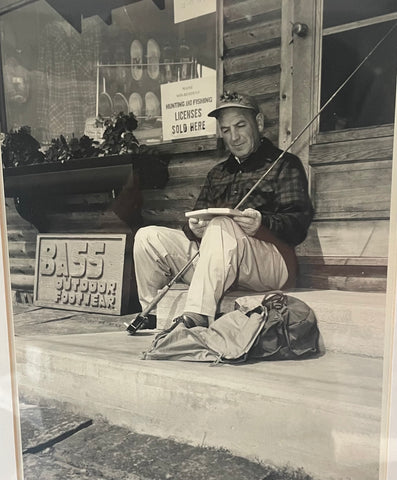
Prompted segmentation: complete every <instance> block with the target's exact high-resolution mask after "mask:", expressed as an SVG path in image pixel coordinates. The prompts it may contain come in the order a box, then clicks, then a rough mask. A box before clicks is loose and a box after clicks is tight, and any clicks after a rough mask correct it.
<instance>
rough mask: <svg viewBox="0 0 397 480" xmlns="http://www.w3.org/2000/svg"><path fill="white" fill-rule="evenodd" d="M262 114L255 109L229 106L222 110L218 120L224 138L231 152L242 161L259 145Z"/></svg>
mask: <svg viewBox="0 0 397 480" xmlns="http://www.w3.org/2000/svg"><path fill="white" fill-rule="evenodd" d="M261 118H262V117H261V114H258V115H256V116H255V112H254V111H253V110H248V109H244V108H238V107H236V108H234V107H229V108H225V109H224V110H222V111H221V113H220V115H219V117H218V122H219V127H220V129H221V132H222V136H223V140H224V142H225V144H226V147H227V148H228V149H229V150H230V152H231V153H232V154H233V155H234V156H235V157H237V158H238V159H239V160H240V161H243V160H245V159H246V158H247V157H248V156H249V155H250V154H251V153H253V152H255V151H256V149H257V148H258V147H259V144H260V139H261V134H260V128H261V126H262V123H261Z"/></svg>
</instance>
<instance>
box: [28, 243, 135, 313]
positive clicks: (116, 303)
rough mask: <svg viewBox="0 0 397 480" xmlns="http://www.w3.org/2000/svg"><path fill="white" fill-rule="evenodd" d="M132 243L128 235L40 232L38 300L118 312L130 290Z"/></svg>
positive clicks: (65, 306) (45, 304)
mask: <svg viewBox="0 0 397 480" xmlns="http://www.w3.org/2000/svg"><path fill="white" fill-rule="evenodd" d="M128 243H129V242H128V241H127V235H125V234H120V235H118V234H111V235H97V234H91V235H52V234H45V235H38V237H37V250H36V274H35V284H34V303H35V305H38V306H42V307H53V308H62V309H67V310H78V311H87V312H96V313H101V314H111V315H120V314H121V313H122V312H123V311H124V309H125V307H126V304H127V302H128V298H129V290H130V288H129V283H130V274H131V251H130V250H131V249H130V246H129V244H128Z"/></svg>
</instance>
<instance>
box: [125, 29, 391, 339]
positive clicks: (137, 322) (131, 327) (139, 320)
mask: <svg viewBox="0 0 397 480" xmlns="http://www.w3.org/2000/svg"><path fill="white" fill-rule="evenodd" d="M396 27H397V22H396V23H395V24H394V25H393V26H392V27H391V28H390V29H389V30H388V31H387V32H386V34H385V35H383V37H382V38H381V39H380V40H379V41H378V42H377V43H376V44H375V46H374V47H373V48H372V49H371V50H370V52H369V53H368V54H367V55H366V57H365V58H364V59H363V60H362V61H361V62H360V63H359V64H358V66H357V67H356V68H355V69H354V70H353V71H352V73H351V74H350V75H349V76H348V77H347V78H346V79H345V80H344V82H343V83H342V84H341V85H340V86H339V87H338V88H337V89H336V90H335V92H334V93H333V94H332V95H331V96H330V97H329V99H328V100H327V101H326V102H325V103H324V105H323V106H322V107H321V108H320V109H319V111H318V112H317V113H316V114H315V115H314V117H313V118H312V119H311V120H310V121H309V122H308V123H307V124H306V125H305V126H304V127H303V128H302V130H301V131H300V132H299V133H298V134H297V135H296V137H295V138H294V139H293V140H292V141H291V143H290V144H289V145H288V147H286V148H285V149H284V150H283V151H282V152H281V153H280V155H279V156H278V157H277V158H276V160H274V162H273V163H272V164H271V165H270V167H269V168H268V169H267V170H266V172H264V173H263V175H261V177H260V178H259V179H258V180H257V181H256V182H255V183H254V185H253V186H252V187H251V188H250V189H249V190H248V192H247V193H246V194H245V195H244V197H243V198H242V199H241V200H240V201H239V202H238V203H237V205H236V206H235V207H234V208H235V209H238V208H240V207H241V206H242V205H243V204H244V203H245V201H246V200H247V199H248V197H249V196H250V195H251V194H252V192H253V191H254V190H256V188H257V187H258V186H259V184H260V183H261V182H262V181H263V180H264V179H265V177H266V176H267V175H268V174H269V173H270V172H271V171H272V170H273V169H274V167H275V166H276V165H277V164H278V163H279V162H280V160H281V159H282V158H283V157H284V155H285V154H286V153H287V152H288V151H289V150H290V149H291V148H292V147H293V146H294V145H295V143H296V142H297V141H298V140H299V139H300V138H301V136H302V135H303V134H304V133H305V132H306V130H307V129H308V128H309V127H310V126H311V125H312V124H313V122H314V121H315V120H316V119H317V118H318V117H319V116H320V115H321V113H322V112H323V110H324V109H325V108H326V107H327V106H328V105H329V104H330V103H331V102H332V100H333V99H334V98H335V97H336V96H337V95H338V93H339V92H340V91H341V90H342V89H343V88H344V87H345V85H346V84H347V83H348V82H349V81H350V80H351V78H352V77H353V76H354V75H355V74H356V73H357V72H358V70H359V69H360V68H361V67H362V66H363V65H364V63H365V62H366V61H367V60H368V58H369V57H370V56H371V55H372V54H373V53H374V52H375V50H376V49H377V48H378V47H379V45H381V44H382V43H383V42H384V41H385V39H386V38H387V37H388V36H389V35H390V34H391V33H392V31H393V30H394V29H395V28H396ZM199 254H200V250H197V252H196V253H195V254H194V255H193V256H192V257H191V258H190V260H189V261H188V262H187V263H186V264H185V265H184V266H183V267H182V268H181V270H179V272H178V273H177V274H176V275H175V276H174V277H173V278H172V279H171V280H170V281H169V282H168V283H167V285H165V287H163V288H162V289H161V290H160V291H159V292H158V294H157V295H156V296H155V297H154V298H153V300H152V301H151V302H150V303H149V305H148V306H147V307H146V308H144V309H143V310H142V312H141V313H139V314H138V315H137V316H136V318H135V319H134V320H133V321H132V322H130V323H124V325H125V326H126V327H127V329H126V330H127V332H128V333H129V334H130V335H134V334H135V333H136V332H137V330H139V328H141V326H142V325H143V323H144V322H145V320H147V318H148V317H147V316H148V314H149V313H150V312H151V311H152V310H153V308H154V307H155V306H156V305H157V304H158V303H159V301H160V300H161V299H162V298H163V297H164V296H165V294H166V293H167V292H168V290H169V289H170V288H171V287H172V285H174V283H175V282H177V281H178V280H179V279H180V278H181V277H182V276H183V274H184V273H185V272H186V271H187V270H188V268H189V267H190V266H191V265H192V264H193V262H194V260H195V259H196V258H197V257H198V256H199Z"/></svg>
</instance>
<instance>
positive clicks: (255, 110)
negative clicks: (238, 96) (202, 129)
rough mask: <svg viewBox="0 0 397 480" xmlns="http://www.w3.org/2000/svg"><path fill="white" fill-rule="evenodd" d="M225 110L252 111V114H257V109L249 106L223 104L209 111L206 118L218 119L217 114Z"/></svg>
mask: <svg viewBox="0 0 397 480" xmlns="http://www.w3.org/2000/svg"><path fill="white" fill-rule="evenodd" d="M225 108H244V109H245V110H252V111H253V112H256V113H259V111H258V109H257V108H255V107H254V106H251V105H240V104H238V103H232V102H230V103H225V104H223V105H220V106H219V107H217V108H215V109H214V110H211V111H210V112H209V113H208V114H207V115H208V117H215V118H218V116H219V113H220V112H221V111H222V110H224V109H225Z"/></svg>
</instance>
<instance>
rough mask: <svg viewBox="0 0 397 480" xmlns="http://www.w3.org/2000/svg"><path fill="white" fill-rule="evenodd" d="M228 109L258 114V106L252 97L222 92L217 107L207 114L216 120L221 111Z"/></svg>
mask: <svg viewBox="0 0 397 480" xmlns="http://www.w3.org/2000/svg"><path fill="white" fill-rule="evenodd" d="M230 107H234V108H236V107H237V108H245V109H248V110H253V111H254V112H255V113H259V111H260V110H259V106H258V104H257V103H256V100H255V99H254V98H253V97H251V96H249V95H245V94H243V93H237V92H233V93H230V92H224V93H223V95H222V96H221V98H220V99H219V102H218V106H217V107H216V108H215V109H214V110H211V112H209V113H208V116H209V117H215V118H218V117H219V114H220V112H221V111H222V110H224V109H225V108H230Z"/></svg>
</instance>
